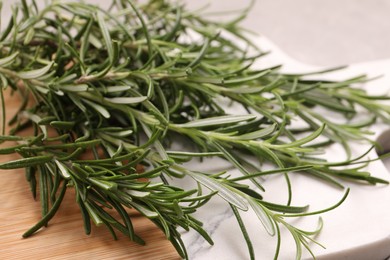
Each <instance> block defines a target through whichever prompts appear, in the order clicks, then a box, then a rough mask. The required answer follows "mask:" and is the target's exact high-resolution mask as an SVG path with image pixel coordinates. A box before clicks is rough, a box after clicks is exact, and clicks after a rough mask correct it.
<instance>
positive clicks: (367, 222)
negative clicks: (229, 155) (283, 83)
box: [183, 37, 390, 260]
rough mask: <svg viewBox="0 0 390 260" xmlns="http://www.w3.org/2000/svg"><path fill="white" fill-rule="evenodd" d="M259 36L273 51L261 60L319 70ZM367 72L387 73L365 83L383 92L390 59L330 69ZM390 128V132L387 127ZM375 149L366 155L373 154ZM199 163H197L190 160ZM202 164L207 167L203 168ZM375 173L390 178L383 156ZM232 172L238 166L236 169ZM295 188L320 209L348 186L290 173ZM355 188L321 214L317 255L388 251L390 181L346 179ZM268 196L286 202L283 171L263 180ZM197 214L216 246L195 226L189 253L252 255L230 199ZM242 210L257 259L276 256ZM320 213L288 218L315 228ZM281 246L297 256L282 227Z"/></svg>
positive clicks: (378, 130) (283, 255)
mask: <svg viewBox="0 0 390 260" xmlns="http://www.w3.org/2000/svg"><path fill="white" fill-rule="evenodd" d="M256 42H258V43H259V44H261V45H262V46H264V47H265V48H266V49H267V50H272V54H271V55H270V56H269V57H268V58H267V59H264V60H263V61H262V62H260V63H259V64H257V66H267V65H269V64H278V63H283V64H284V71H286V72H290V73H294V72H308V71H315V70H317V69H319V67H313V66H310V65H305V64H303V63H300V62H297V61H295V60H294V59H292V58H291V57H289V56H287V55H286V54H285V53H284V52H283V51H281V50H280V49H279V48H278V47H277V46H276V45H274V44H273V43H272V42H270V41H269V40H267V39H265V38H261V37H260V38H258V39H256ZM362 73H366V74H367V75H369V76H370V77H375V76H378V75H383V77H382V78H380V79H378V80H376V81H372V82H370V83H368V84H365V85H364V88H366V89H367V91H368V92H369V93H371V94H374V95H375V94H383V93H388V92H389V91H390V59H387V60H382V61H373V62H366V63H359V64H354V65H351V66H350V67H349V68H348V69H346V70H342V71H338V72H335V73H332V74H330V75H329V76H328V77H329V79H339V80H340V79H347V78H350V77H353V76H356V75H360V74H362ZM387 129H388V126H386V125H384V124H376V125H375V126H373V127H372V129H371V130H372V131H373V132H375V135H374V136H372V138H373V139H374V140H375V139H376V138H378V136H379V135H381V134H382V133H383V132H385V131H386V130H387ZM388 134H389V133H388ZM352 147H353V148H352V150H353V151H354V152H355V153H356V155H358V154H361V153H363V152H364V151H366V150H367V149H369V147H370V145H368V144H362V143H356V144H353V146H352ZM325 156H326V158H327V159H328V160H329V161H338V160H341V159H342V158H344V156H345V155H344V152H343V150H342V149H340V147H339V146H336V145H335V146H331V147H330V148H329V149H327V153H326V155H325ZM376 156H377V155H376V153H375V152H374V151H373V152H371V153H370V154H369V155H368V157H369V158H375V157H376ZM205 164H206V165H208V166H209V165H214V168H215V169H213V166H211V167H208V170H211V172H213V170H214V171H215V172H218V171H219V170H221V169H220V167H219V166H218V162H213V161H211V162H206V163H205ZM192 166H193V167H195V168H198V167H199V165H197V164H194V165H192ZM202 170H203V169H202ZM367 170H368V171H370V172H371V173H372V174H373V175H374V176H377V177H380V178H384V179H386V180H389V179H390V175H389V172H388V170H387V169H386V167H385V165H384V164H383V163H382V161H377V162H375V163H372V164H370V166H369V167H368V169H367ZM232 174H234V172H232ZM290 177H291V179H292V183H293V184H292V186H293V190H294V195H293V204H294V205H301V206H302V205H308V204H309V205H310V210H313V211H315V210H319V209H323V208H326V207H329V206H331V205H334V204H335V203H337V202H338V201H339V200H340V198H341V197H342V196H343V193H344V192H345V190H344V191H343V190H340V189H336V188H334V187H331V186H329V185H326V184H324V183H322V182H319V181H318V180H316V179H311V178H308V177H307V176H303V175H300V174H291V175H290ZM344 184H345V186H346V187H349V188H351V192H350V194H349V196H348V198H347V200H346V201H345V202H344V203H343V204H342V205H341V206H340V207H339V208H337V209H336V210H334V211H331V212H328V213H325V214H321V215H320V217H321V218H322V219H323V220H324V228H323V230H322V232H321V234H320V235H319V236H318V237H316V240H317V241H318V242H319V243H321V244H322V245H323V246H324V247H326V249H325V248H322V247H320V246H316V245H314V244H313V243H312V244H311V249H312V250H313V252H314V254H315V255H316V256H318V259H354V260H360V259H361V260H365V259H384V258H386V257H387V256H389V255H390V222H389V221H388V216H389V215H390V207H388V205H389V203H390V186H386V185H382V186H381V185H379V186H367V185H357V184H354V183H348V182H346V183H344ZM264 186H265V189H266V193H265V194H264V197H265V199H266V200H267V199H268V200H269V201H271V202H275V203H285V201H286V198H287V194H286V193H285V192H283V191H285V190H286V189H281V187H285V186H286V184H285V181H284V178H283V176H273V177H270V178H267V179H266V180H265V182H264ZM197 215H198V218H199V219H200V220H203V221H204V224H205V226H204V227H205V229H206V231H208V232H209V233H210V234H211V236H212V238H213V240H214V241H215V245H214V246H209V245H208V244H207V242H205V241H204V240H203V239H202V238H201V237H200V236H199V235H196V234H194V233H193V232H189V233H183V235H184V240H185V241H186V244H187V245H188V246H189V254H190V258H191V259H196V260H208V259H227V260H229V259H231V260H236V259H248V258H249V256H248V253H247V247H246V244H245V243H244V240H243V237H242V235H241V231H240V229H239V227H238V225H237V221H236V219H235V217H234V215H233V213H232V211H231V210H230V208H229V207H228V206H227V205H226V203H225V202H224V201H223V200H222V199H215V200H213V201H211V203H210V204H209V205H207V206H206V207H205V208H204V209H202V210H201V211H200V212H198V214H197ZM241 216H242V217H243V219H244V222H245V224H246V225H247V228H248V232H249V235H250V237H251V239H252V241H253V245H254V247H255V253H256V256H257V257H258V259H273V256H274V252H275V246H276V239H275V237H270V236H268V235H267V233H266V232H265V230H264V228H263V227H262V225H261V222H260V221H259V219H258V218H257V216H256V215H255V213H254V212H252V211H251V210H249V211H248V212H241ZM318 218H319V216H314V217H307V218H304V219H300V220H293V221H292V222H290V223H293V224H294V225H296V226H298V227H304V228H307V229H309V230H312V229H315V227H316V225H317V221H318ZM281 233H282V246H281V252H280V255H279V256H280V259H294V255H295V244H294V241H293V239H292V237H291V236H290V235H289V233H288V232H287V231H286V229H283V228H282V232H281ZM303 257H304V259H308V258H311V257H310V255H309V254H308V252H307V251H304V252H303Z"/></svg>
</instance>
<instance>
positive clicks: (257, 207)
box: [247, 196, 275, 236]
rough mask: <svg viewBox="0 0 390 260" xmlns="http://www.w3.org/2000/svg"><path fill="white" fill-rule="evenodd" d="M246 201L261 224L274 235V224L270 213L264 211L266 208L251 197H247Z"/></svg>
mask: <svg viewBox="0 0 390 260" xmlns="http://www.w3.org/2000/svg"><path fill="white" fill-rule="evenodd" d="M247 200H248V203H249V205H250V206H251V208H252V209H253V211H254V212H255V213H256V215H257V217H258V218H259V219H260V221H261V223H262V224H263V226H264V228H265V230H266V231H267V233H268V234H269V235H270V236H274V235H275V226H274V223H273V221H272V218H271V217H270V215H269V214H268V213H267V212H266V209H265V208H264V207H263V206H262V205H261V204H260V203H258V202H257V201H256V200H255V199H253V198H251V197H249V196H248V197H247Z"/></svg>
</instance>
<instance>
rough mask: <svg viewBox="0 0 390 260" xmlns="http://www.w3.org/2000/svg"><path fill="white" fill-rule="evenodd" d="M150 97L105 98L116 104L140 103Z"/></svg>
mask: <svg viewBox="0 0 390 260" xmlns="http://www.w3.org/2000/svg"><path fill="white" fill-rule="evenodd" d="M147 99H148V97H115V98H105V100H107V101H108V102H111V103H114V104H127V105H131V104H138V103H142V102H144V101H145V100H147Z"/></svg>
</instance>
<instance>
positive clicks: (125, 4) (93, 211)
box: [0, 0, 390, 258]
mask: <svg viewBox="0 0 390 260" xmlns="http://www.w3.org/2000/svg"><path fill="white" fill-rule="evenodd" d="M249 9H250V8H248V9H246V10H244V11H243V13H242V14H240V15H239V16H238V17H237V18H235V19H233V20H232V21H230V22H225V23H219V22H213V21H209V20H206V19H204V18H203V17H202V16H201V15H200V14H199V13H198V12H191V11H188V10H186V9H185V8H184V7H183V6H182V5H180V4H176V5H174V4H171V3H169V2H168V1H164V0H158V1H147V2H145V3H136V2H133V1H131V0H121V1H112V2H111V5H110V7H109V8H108V9H107V10H105V9H102V8H100V7H99V6H95V5H90V4H88V3H83V2H66V3H64V2H60V1H53V2H51V3H50V4H47V5H46V6H45V7H44V8H43V9H39V8H38V7H37V4H36V2H35V1H34V0H32V1H31V2H27V1H26V0H21V2H20V3H19V4H17V5H15V6H14V7H13V9H12V18H11V20H10V22H9V23H8V26H7V27H6V28H5V30H4V31H2V32H1V34H0V42H1V44H0V45H1V53H0V55H1V58H0V79H1V83H2V87H1V91H0V93H1V100H2V118H3V120H2V135H1V136H0V141H1V142H16V144H10V145H9V146H7V147H6V148H1V149H0V154H12V153H17V154H19V155H20V156H21V157H22V158H21V159H18V160H15V161H11V162H4V163H1V164H0V169H15V168H24V169H25V170H26V177H27V180H28V181H29V182H30V185H31V190H32V193H33V196H34V197H35V196H36V194H37V190H39V196H40V202H41V205H42V220H41V221H39V222H38V223H37V224H36V225H35V226H34V227H32V228H31V229H30V230H28V231H27V232H26V233H25V234H24V235H23V236H24V237H28V236H30V235H32V234H33V233H34V232H36V231H37V230H39V229H40V228H41V227H43V226H45V225H47V223H48V222H49V221H50V219H51V218H52V217H53V216H54V215H55V213H56V211H57V209H58V208H59V206H60V204H61V201H62V198H63V196H64V194H65V192H66V191H67V190H68V189H74V190H75V191H76V203H77V204H78V205H79V207H80V209H81V213H82V218H83V220H84V227H85V232H86V234H89V233H90V232H91V223H92V222H93V223H95V224H96V225H98V226H99V225H105V226H106V227H107V228H108V229H109V230H110V231H111V233H112V235H113V237H114V238H115V237H116V235H115V232H118V231H119V232H122V233H123V234H125V235H127V236H128V237H129V238H130V239H131V240H133V241H135V242H137V243H140V244H143V243H144V241H143V240H142V238H141V237H139V236H137V234H136V233H135V232H134V229H133V225H132V220H131V217H130V216H129V214H128V213H127V211H126V210H127V209H128V208H133V209H135V210H137V211H139V212H140V213H142V214H143V215H144V216H145V217H147V218H149V219H150V220H151V221H153V222H154V223H155V224H156V226H158V227H159V228H160V229H161V230H162V231H163V232H164V233H165V235H166V237H167V239H169V240H170V241H171V242H172V244H173V245H174V246H175V248H176V249H177V252H178V253H179V255H180V256H181V257H183V258H188V255H187V252H186V248H185V245H184V243H183V241H182V240H181V238H180V233H179V231H178V227H181V228H183V229H185V230H190V229H193V230H195V231H196V232H198V233H199V234H200V235H202V236H203V237H204V239H205V240H207V241H208V242H209V243H210V244H213V241H212V238H211V237H209V235H208V234H207V232H206V231H205V230H204V229H203V228H202V223H201V222H200V221H198V220H197V219H195V218H194V217H193V213H194V212H195V211H197V210H198V209H199V208H201V207H202V206H203V205H204V204H205V203H207V202H208V201H209V200H210V199H211V198H212V197H214V196H216V195H217V196H220V197H222V198H223V199H224V200H225V201H226V202H227V203H228V204H229V205H230V207H231V208H232V211H233V213H234V215H235V216H236V218H237V221H238V224H239V225H240V227H241V230H242V233H243V236H244V239H245V240H246V241H247V244H248V250H249V254H250V256H251V258H255V256H254V253H253V246H252V243H251V241H250V237H249V236H248V234H247V232H246V227H245V226H244V223H243V221H242V220H241V216H240V214H241V211H246V210H247V209H248V208H252V209H253V210H254V212H255V213H256V214H257V216H258V217H259V220H260V222H261V223H262V225H263V226H264V228H265V229H266V230H267V232H268V233H269V234H270V235H272V236H273V235H276V236H277V237H278V244H277V246H276V253H275V258H277V256H278V254H279V248H280V243H281V239H282V238H281V235H280V229H281V228H286V229H287V230H289V231H290V233H291V234H292V235H293V237H294V239H295V242H296V246H297V258H300V256H301V252H302V248H303V247H304V248H305V249H307V250H308V251H309V252H310V253H311V251H310V248H309V245H308V242H309V241H313V238H312V236H313V235H315V234H317V233H318V232H319V231H320V230H321V228H322V221H321V220H320V221H319V228H318V229H317V230H315V231H310V232H309V231H304V230H300V229H298V228H296V227H294V226H292V225H291V224H289V223H288V221H286V219H287V218H290V217H302V216H307V215H317V214H321V213H323V212H326V211H329V210H332V209H334V208H335V207H337V206H338V205H339V204H340V203H342V202H343V201H344V200H345V199H346V197H347V195H348V192H349V190H348V189H347V190H346V192H345V196H343V198H342V199H341V200H340V202H338V203H336V204H335V206H332V207H330V208H327V209H324V210H321V211H316V212H308V211H307V210H308V207H307V206H294V205H291V204H292V197H293V187H292V185H291V183H290V179H289V175H290V174H292V173H293V172H302V173H305V174H307V175H310V176H314V177H317V178H318V179H319V180H321V181H326V182H329V184H330V185H336V186H338V187H341V188H343V185H342V184H341V183H340V181H339V180H340V179H343V180H351V181H359V182H363V183H370V184H377V183H386V184H387V181H385V180H381V179H378V178H375V177H373V176H371V175H370V174H369V173H367V172H365V171H364V169H363V167H362V166H361V165H360V164H362V165H363V166H364V163H366V162H365V161H362V160H363V157H364V155H363V156H359V157H357V158H352V154H351V151H350V148H349V145H348V142H349V141H350V140H362V139H364V140H367V141H369V139H368V138H367V137H366V136H367V134H369V132H367V131H366V130H364V127H365V126H369V125H371V124H372V123H374V122H375V120H376V119H377V118H379V119H381V120H383V121H384V122H390V114H389V112H390V107H388V106H385V105H383V104H381V103H380V100H381V99H387V97H382V96H379V97H371V96H369V95H367V94H366V93H365V92H364V91H363V90H360V89H357V88H353V87H351V85H353V84H357V83H364V82H365V81H366V80H367V79H366V78H365V77H364V76H362V77H356V78H353V79H349V80H345V81H341V82H333V81H316V80H311V79H310V80H309V79H308V78H307V77H306V76H307V75H286V74H283V73H281V72H280V71H279V70H278V69H279V67H271V68H267V69H262V70H257V69H255V68H253V67H254V66H252V64H254V63H255V62H256V63H257V62H261V57H262V56H263V55H265V53H263V52H261V50H260V49H258V48H257V46H256V45H255V44H254V43H252V42H251V41H250V39H249V38H247V36H246V34H245V33H244V30H243V29H242V28H240V26H239V21H240V20H242V19H243V18H244V17H245V15H246V13H247V11H248V10H249ZM242 46H244V47H242ZM320 73H321V72H318V74H320ZM6 88H10V89H11V90H10V91H11V92H12V94H14V95H15V94H18V95H19V96H20V97H21V103H20V108H19V110H18V111H17V113H16V114H15V116H14V117H13V118H11V119H10V120H9V124H10V126H12V129H11V130H10V132H9V135H6V133H5V127H6V119H5V110H6V100H4V96H3V90H5V89H6ZM7 91H8V90H7ZM229 106H233V107H234V110H235V111H236V114H232V113H228V112H227V109H228V108H229ZM321 109H322V110H323V109H326V110H327V111H331V112H332V113H333V114H334V115H337V117H339V118H343V119H344V121H342V122H340V120H338V121H337V122H336V120H333V119H332V118H333V117H325V116H324V115H323V113H322V112H321V111H322V110H321ZM240 111H241V112H240ZM357 114H366V115H367V120H366V121H365V122H362V123H360V124H352V122H353V119H354V118H355V117H356V115H357ZM293 122H300V123H301V124H300V125H298V126H297V125H296V124H293ZM26 128H27V129H30V130H31V131H30V134H28V135H25V134H24V135H22V130H25V129H26ZM332 143H339V144H341V145H342V146H343V147H344V149H345V151H346V155H347V159H346V160H345V161H342V162H327V161H325V160H323V159H321V158H319V157H318V156H317V154H318V152H321V151H322V150H321V149H322V148H323V147H325V146H327V145H329V144H332ZM177 145H182V146H183V147H182V148H180V149H175V148H174V147H176V146H177ZM206 157H218V158H222V159H224V160H226V161H228V162H229V163H230V164H231V165H232V166H234V168H235V169H236V170H238V172H239V173H240V174H239V175H231V172H230V171H226V172H225V171H224V172H219V173H215V172H199V171H196V170H192V169H189V168H188V167H186V165H185V164H184V163H185V162H187V161H191V160H195V159H196V158H200V159H201V160H202V159H205V158H206ZM355 164H357V166H355V167H353V166H351V165H355ZM264 165H266V166H269V165H273V170H265V169H264ZM343 166H351V167H348V168H345V167H343ZM268 169H269V167H268ZM271 174H282V175H283V176H284V177H285V180H286V184H287V189H288V193H289V196H288V197H287V198H286V204H284V205H283V204H275V203H272V202H270V201H265V200H264V199H263V196H262V194H264V192H265V190H264V188H263V185H264V180H263V179H261V178H260V177H262V176H266V175H271ZM182 178H185V180H187V181H188V182H192V183H193V184H194V185H192V186H193V188H190V189H187V188H183V187H181V186H179V184H178V183H176V182H175V180H177V179H182ZM248 180H249V181H250V182H251V183H247V182H246V181H248ZM37 186H39V188H38V187H37ZM112 210H113V211H116V212H117V213H118V214H112ZM114 215H115V216H118V217H115V216H114ZM313 257H314V256H313Z"/></svg>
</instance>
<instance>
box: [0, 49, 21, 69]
mask: <svg viewBox="0 0 390 260" xmlns="http://www.w3.org/2000/svg"><path fill="white" fill-rule="evenodd" d="M18 55H19V52H18V51H17V52H14V53H12V54H11V55H10V56H8V57H5V58H1V59H0V66H1V67H7V66H9V65H11V64H12V63H13V62H14V61H15V59H16V57H18Z"/></svg>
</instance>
